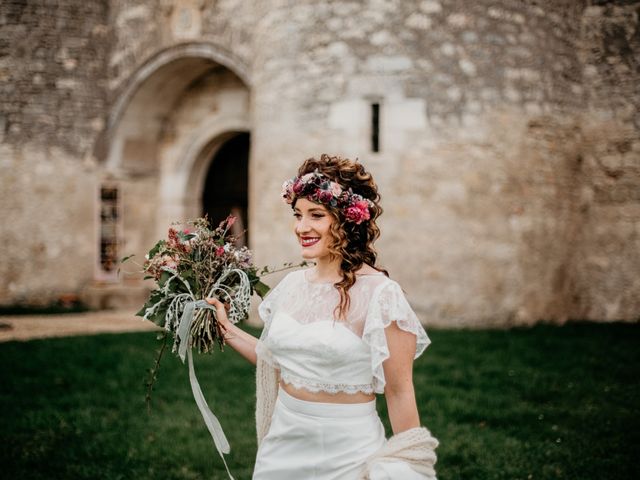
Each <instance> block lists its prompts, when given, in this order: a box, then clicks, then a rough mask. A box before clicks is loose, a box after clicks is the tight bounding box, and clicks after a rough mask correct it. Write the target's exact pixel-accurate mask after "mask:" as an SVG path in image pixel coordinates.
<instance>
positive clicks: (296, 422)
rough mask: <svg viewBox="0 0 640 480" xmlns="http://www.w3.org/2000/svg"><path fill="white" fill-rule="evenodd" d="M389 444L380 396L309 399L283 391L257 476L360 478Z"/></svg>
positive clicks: (277, 479) (258, 479)
mask: <svg viewBox="0 0 640 480" xmlns="http://www.w3.org/2000/svg"><path fill="white" fill-rule="evenodd" d="M384 442H385V433H384V427H383V425H382V422H381V421H380V417H378V413H377V411H376V401H375V400H372V401H370V402H367V403H350V404H345V403H319V402H308V401H305V400H299V399H297V398H294V397H292V396H291V395H289V394H288V393H286V392H285V391H284V390H282V389H280V390H279V393H278V399H277V401H276V405H275V409H274V412H273V417H272V419H271V426H270V427H269V431H268V432H267V435H266V436H265V437H264V439H263V440H262V442H261V443H260V448H258V455H257V458H256V466H255V470H254V472H253V480H356V479H357V478H358V474H359V473H360V471H361V469H362V468H363V466H364V463H365V460H366V459H367V458H368V457H369V456H370V455H372V454H373V453H374V452H375V451H377V450H378V449H379V448H380V447H382V445H383V444H384Z"/></svg>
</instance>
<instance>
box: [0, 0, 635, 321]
mask: <svg viewBox="0 0 640 480" xmlns="http://www.w3.org/2000/svg"><path fill="white" fill-rule="evenodd" d="M639 12H640V2H604V1H599V2H582V1H578V2H576V1H569V0H566V1H553V2H551V1H549V2H534V1H530V2H515V1H495V0H481V1H475V2H471V1H461V0H459V1H454V0H448V1H445V0H440V1H439V0H403V1H400V0H368V1H364V0H362V1H344V0H336V1H332V2H323V1H318V0H306V1H287V0H260V1H258V0H255V1H253V2H247V1H240V0H218V1H215V2H207V1H204V0H157V1H155V2H149V1H143V0H112V1H110V2H80V1H78V0H65V1H59V2H54V3H52V2H45V1H41V2H36V1H28V2H18V1H8V2H3V3H2V6H0V23H1V25H2V33H0V52H1V56H0V89H1V91H2V92H3V95H2V97H0V105H1V106H2V111H1V113H0V126H2V127H3V128H1V129H0V131H1V132H3V133H2V145H1V146H0V149H1V153H2V156H1V157H0V173H1V177H0V188H1V190H0V191H1V192H2V193H0V205H1V206H0V213H1V214H2V217H3V219H7V221H6V222H5V223H4V225H3V227H2V229H1V230H0V240H2V241H3V244H4V245H12V247H11V248H10V250H9V251H8V260H7V261H5V262H3V263H2V266H1V267H0V279H1V280H0V302H2V303H11V302H16V301H23V300H31V301H33V299H34V298H42V299H50V298H55V296H56V295H59V294H60V293H63V292H66V291H78V290H80V289H82V287H83V285H86V284H87V283H91V282H92V279H93V278H94V277H95V274H94V271H95V269H96V267H95V266H96V265H97V260H96V247H95V246H94V245H95V244H96V240H95V235H96V234H95V231H96V228H97V227H96V220H95V218H96V214H95V205H96V201H97V193H96V192H97V189H98V186H99V184H100V183H101V182H104V181H110V182H115V183H117V184H118V185H120V187H121V189H122V192H123V198H124V200H123V235H122V245H121V251H122V252H135V253H136V254H138V255H141V254H142V253H144V251H145V249H147V248H148V247H149V246H150V245H151V244H152V243H153V241H154V240H155V239H156V237H157V236H158V235H159V234H160V233H161V232H163V231H164V229H165V228H166V226H167V225H166V224H167V223H168V220H169V219H170V218H175V219H180V218H184V217H186V216H190V215H192V214H193V212H196V211H197V205H198V201H199V197H198V195H199V193H198V192H199V191H201V188H202V182H203V181H204V178H203V175H205V174H206V167H207V162H208V161H210V158H211V153H212V152H214V151H215V150H216V148H218V147H219V146H220V144H221V142H223V141H224V140H225V138H228V135H230V134H232V133H233V132H238V131H250V133H251V160H250V190H249V201H250V207H249V208H250V212H249V215H250V219H249V220H250V221H249V228H250V230H251V232H252V233H251V241H252V245H251V246H252V248H254V249H255V251H256V255H257V261H258V263H260V264H263V263H268V264H271V265H275V264H278V263H280V262H283V261H294V260H296V258H297V257H296V255H295V254H292V252H295V251H297V248H298V247H297V246H296V243H295V241H294V239H293V238H292V236H291V234H290V232H289V229H288V226H289V224H290V212H289V211H288V210H287V209H286V208H285V207H284V206H283V204H282V203H281V202H280V201H279V199H278V193H279V189H280V185H281V183H282V180H283V179H284V178H288V177H290V176H291V175H292V173H293V172H294V170H295V168H296V166H297V165H298V164H299V163H300V161H301V160H302V159H304V158H306V157H308V156H312V155H318V154H320V153H321V152H332V153H340V154H344V155H347V156H351V157H359V158H360V160H361V161H363V162H365V163H366V165H367V166H368V167H369V168H370V169H371V170H372V171H373V173H374V174H375V177H376V179H377V181H378V183H379V186H380V190H381V192H382V197H383V207H384V209H385V213H384V214H383V216H382V218H381V221H380V225H381V228H382V232H383V235H382V238H381V240H380V242H379V244H378V247H379V252H380V259H381V263H382V264H383V265H384V266H386V267H387V268H388V269H389V270H390V272H391V274H392V276H393V277H394V278H397V279H398V280H399V281H400V283H401V284H402V285H403V286H404V287H405V289H406V291H407V294H408V295H409V298H410V300H411V301H412V303H413V304H414V306H415V307H416V308H417V309H418V310H419V311H420V313H421V314H422V316H423V318H424V319H425V321H427V323H430V324H444V325H511V324H526V323H532V322H535V321H538V320H551V321H559V322H562V321H565V320H567V319H570V318H586V319H593V320H617V319H621V320H634V319H637V318H638V317H639V316H640V303H639V302H640V301H639V300H638V298H640V275H639V274H640V257H639V256H638V255H637V252H638V251H639V247H640V240H639V233H640V194H639V192H640V178H639V172H640V161H639V152H640V135H639V134H638V132H639V127H640V113H639V112H640V108H639V107H640V91H639V89H640V88H639V87H638V85H640V81H639V79H638V61H639V60H638V51H640V50H639V48H638V47H639V45H638V42H639V38H640V37H639V36H640V34H639V31H640V29H639V19H638V16H639ZM77 18H82V19H83V21H73V20H74V19H77ZM373 102H375V103H379V104H380V105H381V135H380V144H381V151H380V152H379V153H372V152H370V132H369V129H370V117H369V116H370V104H371V103H373ZM52 179H55V181H54V182H52V181H51V180H52ZM269 192H271V193H269ZM43 205H46V207H47V208H42V206H43ZM24 231H29V235H28V236H27V237H26V238H25V237H24V235H23V232H24ZM70 232H71V233H70ZM61 263H62V264H64V265H67V267H66V268H61V267H60V264H61ZM69 264H72V265H73V268H68V265H69ZM51 278H55V279H56V281H55V282H51ZM129 281H130V282H135V278H132V279H129ZM271 282H273V280H271ZM93 288H94V291H95V286H94V287H93ZM125 288H128V287H127V286H126V285H125Z"/></svg>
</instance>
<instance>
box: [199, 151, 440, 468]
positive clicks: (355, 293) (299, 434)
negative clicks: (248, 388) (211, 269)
mask: <svg viewBox="0 0 640 480" xmlns="http://www.w3.org/2000/svg"><path fill="white" fill-rule="evenodd" d="M282 197H283V199H284V201H285V202H286V203H287V204H289V205H291V208H292V209H293V216H294V218H295V220H294V229H293V230H294V233H295V235H296V237H297V239H298V242H299V244H300V249H301V255H302V257H303V258H305V259H307V260H313V261H314V262H315V266H314V267H313V268H309V269H306V270H301V271H295V272H292V273H290V274H288V275H287V276H286V277H285V278H284V279H283V280H282V281H281V282H280V283H279V284H278V285H277V286H276V287H275V288H274V289H273V290H272V291H271V292H270V293H269V295H268V296H267V297H266V298H265V299H264V301H263V302H262V304H261V305H260V308H259V313H260V316H261V317H262V319H263V320H264V322H265V326H264V329H263V331H262V334H261V337H260V339H256V338H255V337H253V336H252V335H250V334H248V333H247V332H245V331H243V330H241V329H239V328H238V327H236V326H235V325H233V324H231V323H230V322H228V320H227V319H226V313H225V309H224V305H222V304H221V303H220V302H219V301H218V300H215V299H209V301H210V303H212V304H214V305H216V312H217V317H218V321H219V323H220V324H221V325H222V326H223V328H224V329H225V341H226V343H227V344H228V345H230V346H231V347H233V348H234V349H236V350H237V351H238V352H240V354H242V355H243V356H244V357H245V358H246V359H248V360H249V361H250V362H252V363H255V364H257V367H258V371H257V379H258V383H257V395H256V396H257V405H256V421H257V429H258V442H259V449H258V454H257V459H256V465H255V470H254V474H253V478H254V480H276V479H277V480H288V479H290V480H293V479H300V478H314V479H317V480H332V479H335V480H355V479H361V478H365V479H366V478H371V479H378V480H383V479H392V478H403V479H406V480H411V479H435V471H434V468H433V467H434V463H435V460H436V457H435V452H434V450H435V448H436V446H437V444H438V442H437V440H436V439H435V438H433V437H432V436H431V434H430V432H429V430H427V429H426V428H424V427H420V420H419V415H418V409H417V406H416V400H415V394H414V387H413V379H412V371H413V360H414V359H415V358H416V357H417V356H419V355H420V354H422V352H423V351H424V350H425V348H426V347H427V346H428V345H429V343H430V340H429V338H428V336H427V334H426V332H425V331H424V328H423V327H422V325H421V323H420V321H419V320H418V318H417V317H416V315H415V313H414V312H413V310H412V309H411V306H410V305H409V303H408V302H407V300H406V298H405V296H404V293H403V291H402V289H401V287H400V285H398V283H397V282H395V281H394V280H392V279H391V278H389V274H388V272H387V271H386V270H384V269H383V268H381V267H379V266H377V265H376V260H377V255H376V251H375V250H374V248H373V243H374V241H375V240H376V239H377V238H378V236H379V234H380V231H379V229H378V227H377V225H376V219H377V218H378V217H379V216H380V214H381V213H382V208H381V207H380V205H379V202H380V195H379V194H378V188H377V186H376V184H375V182H374V181H373V178H372V176H371V174H370V173H369V172H367V171H366V170H365V168H364V166H363V165H362V164H360V163H357V162H352V161H350V160H347V159H344V158H340V157H331V156H329V155H322V156H321V158H320V159H319V160H317V159H314V158H311V159H308V160H306V161H305V162H304V163H303V164H302V165H301V166H300V168H299V169H298V175H297V176H296V177H294V178H292V179H291V180H287V181H286V182H285V183H284V184H283V189H282ZM375 394H384V396H385V400H386V402H387V407H388V412H389V419H390V421H391V426H392V429H393V433H394V436H393V437H391V438H390V439H389V440H386V439H385V433H384V428H383V426H382V423H381V422H380V418H379V417H378V414H377V412H376V406H375V402H376V397H375Z"/></svg>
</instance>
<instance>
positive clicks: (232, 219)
mask: <svg viewBox="0 0 640 480" xmlns="http://www.w3.org/2000/svg"><path fill="white" fill-rule="evenodd" d="M234 223H236V217H234V216H233V215H229V216H228V217H227V228H231V226H232V225H233V224H234Z"/></svg>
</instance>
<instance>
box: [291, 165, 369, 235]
mask: <svg viewBox="0 0 640 480" xmlns="http://www.w3.org/2000/svg"><path fill="white" fill-rule="evenodd" d="M299 197H303V198H306V199H308V200H311V201H312V202H316V203H323V204H325V205H328V206H330V207H334V208H337V209H339V210H342V212H343V214H344V217H345V219H346V220H347V221H348V222H353V223H355V224H360V223H362V222H364V221H366V220H369V219H370V218H371V212H370V211H369V209H370V208H373V206H374V204H373V202H372V201H371V200H369V199H368V198H364V197H363V196H362V195H358V194H357V193H353V191H352V190H351V188H349V189H348V190H344V189H343V188H342V186H341V185H340V184H339V183H336V182H334V181H332V180H330V179H329V178H327V177H326V176H325V175H323V174H322V173H320V172H318V170H315V171H314V172H311V173H307V174H305V175H302V176H301V177H293V178H292V179H290V180H287V181H286V182H284V183H283V184H282V199H283V200H284V201H285V202H286V203H288V204H292V203H293V202H294V200H295V199H296V198H299Z"/></svg>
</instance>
